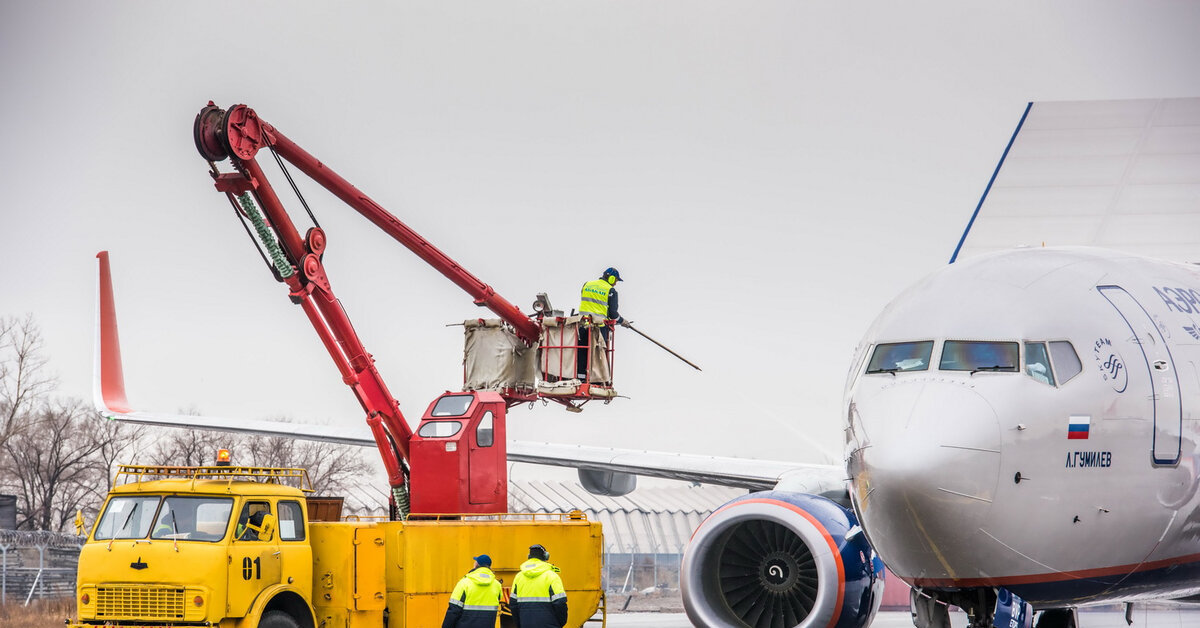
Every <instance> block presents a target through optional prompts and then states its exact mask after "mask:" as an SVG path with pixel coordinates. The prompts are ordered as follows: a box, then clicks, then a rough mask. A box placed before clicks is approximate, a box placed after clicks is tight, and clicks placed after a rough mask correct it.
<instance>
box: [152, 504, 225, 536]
mask: <svg viewBox="0 0 1200 628" xmlns="http://www.w3.org/2000/svg"><path fill="white" fill-rule="evenodd" d="M232 512H233V499H232V498H229V497H179V496H173V497H168V498H167V499H166V501H165V502H163V506H162V509H160V510H159V513H158V519H157V520H156V521H155V522H154V528H153V532H151V533H150V538H152V539H174V540H177V541H207V542H210V543H211V542H214V541H220V540H221V539H223V538H225V530H227V529H228V528H229V515H230V513H232Z"/></svg>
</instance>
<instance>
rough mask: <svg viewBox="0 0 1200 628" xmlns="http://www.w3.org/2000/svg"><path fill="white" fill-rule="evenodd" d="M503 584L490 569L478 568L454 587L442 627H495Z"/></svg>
mask: <svg viewBox="0 0 1200 628" xmlns="http://www.w3.org/2000/svg"><path fill="white" fill-rule="evenodd" d="M499 610H500V583H499V582H498V581H497V580H496V574H494V573H492V570H491V569H488V568H487V567H476V568H475V569H472V570H471V571H470V572H468V573H467V575H465V576H463V577H462V580H459V581H458V584H456V585H454V592H453V593H451V594H450V606H449V607H448V608H447V609H446V618H445V619H444V620H442V628H495V627H496V614H497V613H498V612H499Z"/></svg>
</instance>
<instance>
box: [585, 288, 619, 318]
mask: <svg viewBox="0 0 1200 628" xmlns="http://www.w3.org/2000/svg"><path fill="white" fill-rule="evenodd" d="M609 290H612V286H610V285H609V284H608V282H607V281H605V280H603V279H593V280H591V281H589V282H587V283H585V284H583V291H582V293H581V294H580V297H579V312H580V313H581V314H599V315H600V316H603V317H605V318H608V292H609Z"/></svg>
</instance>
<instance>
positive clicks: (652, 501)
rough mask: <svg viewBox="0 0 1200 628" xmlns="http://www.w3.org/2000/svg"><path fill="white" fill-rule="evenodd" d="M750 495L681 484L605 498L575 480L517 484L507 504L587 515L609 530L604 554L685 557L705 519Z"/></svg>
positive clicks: (513, 509) (518, 508) (514, 508)
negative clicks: (672, 555)
mask: <svg viewBox="0 0 1200 628" xmlns="http://www.w3.org/2000/svg"><path fill="white" fill-rule="evenodd" d="M745 494H746V490H745V489H740V488H730V487H726V486H708V485H681V486H654V487H644V488H639V489H637V490H635V491H633V492H632V493H630V494H628V495H625V496H622V497H606V496H603V495H593V494H591V493H589V492H587V491H586V490H584V488H583V487H582V486H580V485H579V484H578V483H576V482H534V481H513V482H510V483H509V488H508V501H509V510H510V511H511V512H533V513H539V512H568V511H570V510H581V511H583V512H584V513H585V514H586V515H587V517H588V519H590V520H592V521H599V522H600V523H601V524H602V525H603V526H604V551H605V552H607V553H609V554H681V553H683V548H684V546H685V545H687V542H688V539H690V538H691V536H692V531H693V530H695V529H696V526H698V525H700V522H701V521H704V518H705V517H707V516H708V515H709V514H710V513H711V512H712V511H713V510H715V509H717V508H719V507H720V506H721V505H722V504H724V503H725V502H728V501H729V500H731V499H733V498H735V497H739V496H741V495H745Z"/></svg>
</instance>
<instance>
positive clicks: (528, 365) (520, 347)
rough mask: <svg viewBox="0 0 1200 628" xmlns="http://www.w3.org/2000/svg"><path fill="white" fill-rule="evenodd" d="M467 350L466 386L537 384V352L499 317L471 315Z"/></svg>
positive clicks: (465, 355) (465, 325) (468, 388)
mask: <svg viewBox="0 0 1200 628" xmlns="http://www.w3.org/2000/svg"><path fill="white" fill-rule="evenodd" d="M463 326H464V327H466V332H465V339H464V342H465V348H464V351H463V366H464V367H465V368H464V376H463V377H464V379H463V390H498V389H501V388H533V386H534V383H535V382H534V378H535V377H536V373H537V352H536V351H535V350H534V349H533V348H532V347H527V346H525V343H524V342H521V339H520V338H518V337H517V335H516V334H514V333H513V332H512V331H510V330H509V329H508V328H507V327H506V326H505V325H504V323H503V322H502V321H500V320H499V319H471V320H468V321H463Z"/></svg>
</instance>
